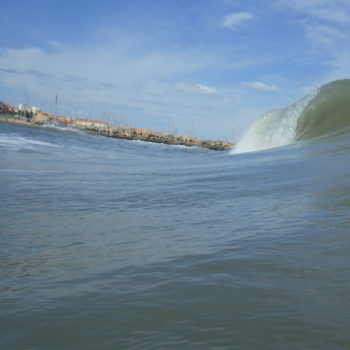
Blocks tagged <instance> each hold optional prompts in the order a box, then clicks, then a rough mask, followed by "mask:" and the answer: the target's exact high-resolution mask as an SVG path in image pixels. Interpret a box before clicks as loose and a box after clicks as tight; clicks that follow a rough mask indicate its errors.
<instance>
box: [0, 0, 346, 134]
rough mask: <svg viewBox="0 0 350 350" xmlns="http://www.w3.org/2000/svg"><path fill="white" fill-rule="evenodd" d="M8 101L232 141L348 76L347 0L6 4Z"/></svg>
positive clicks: (3, 71)
mask: <svg viewBox="0 0 350 350" xmlns="http://www.w3.org/2000/svg"><path fill="white" fill-rule="evenodd" d="M1 13H2V16H1V17H2V20H1V23H0V26H1V36H0V99H2V100H5V101H8V102H10V103H14V104H18V103H20V102H21V100H23V96H24V92H23V91H24V89H23V86H25V88H26V90H27V94H28V98H29V103H30V104H31V105H38V106H39V107H41V108H42V109H43V110H46V111H49V110H50V109H52V108H53V107H52V106H53V103H54V100H55V96H56V94H57V95H58V96H59V112H60V113H61V114H67V115H72V116H79V117H88V118H93V119H101V118H107V117H106V115H107V114H106V113H105V112H106V111H108V112H110V114H109V116H111V115H112V114H111V112H113V117H114V118H117V119H118V120H120V121H123V122H127V123H128V124H129V125H135V126H141V127H149V128H154V129H161V130H168V131H170V130H173V129H174V128H176V129H177V131H178V132H181V133H190V132H192V133H193V134H195V135H196V136H201V137H213V138H228V139H230V138H232V137H236V136H237V134H239V133H241V132H242V131H243V130H244V129H245V128H247V126H248V125H249V124H250V123H251V122H252V121H253V120H254V119H256V118H258V117H259V115H261V114H262V113H264V112H266V111H267V110H270V109H274V108H279V107H284V106H286V105H289V104H290V103H292V102H294V101H295V100H296V99H298V98H300V97H302V96H303V95H305V94H306V93H308V92H310V91H311V90H312V89H314V88H316V87H317V86H319V85H320V84H323V83H325V82H327V81H330V80H334V79H339V78H347V77H349V75H350V45H349V44H350V42H349V40H350V35H349V34H350V32H349V30H350V2H349V1H348V0H333V1H329V0H270V1H260V0H255V1H251V0H244V1H243V0H191V1H189V0H187V1H185V0H175V1H173V0H133V1H130V0H115V1H110V0H99V1H88V0H85V1H83V0H70V1H67V0H60V1H56V0H27V1H25V0H16V1H13V0H2V1H1Z"/></svg>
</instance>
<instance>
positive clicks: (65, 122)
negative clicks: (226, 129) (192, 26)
mask: <svg viewBox="0 0 350 350" xmlns="http://www.w3.org/2000/svg"><path fill="white" fill-rule="evenodd" d="M0 122H5V123H14V124H23V125H31V126H35V127H41V126H43V125H47V124H49V125H52V124H53V125H59V126H69V127H72V128H75V129H79V130H82V131H84V132H86V133H89V134H95V135H102V136H107V137H116V138H119V139H126V140H141V141H147V142H155V143H165V144H168V145H183V146H189V147H202V148H208V149H211V150H215V151H224V150H230V149H232V148H233V147H234V145H233V143H230V142H227V141H222V140H203V139H200V138H198V137H194V136H188V135H182V134H177V133H169V132H163V131H157V130H151V129H144V128H136V127H127V126H111V125H109V124H108V123H106V122H101V121H96V120H85V119H72V118H70V117H65V116H57V115H53V114H49V113H44V112H38V113H36V114H34V116H33V117H32V118H30V119H28V118H26V117H24V116H21V115H19V114H11V115H7V114H4V113H0Z"/></svg>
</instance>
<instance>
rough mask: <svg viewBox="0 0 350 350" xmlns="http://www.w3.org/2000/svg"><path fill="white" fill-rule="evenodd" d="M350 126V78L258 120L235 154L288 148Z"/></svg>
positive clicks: (239, 143) (334, 82)
mask: <svg viewBox="0 0 350 350" xmlns="http://www.w3.org/2000/svg"><path fill="white" fill-rule="evenodd" d="M349 127H350V79H344V80H337V81H333V82H330V83H328V84H326V85H324V86H322V87H321V88H319V89H318V90H316V91H314V92H313V93H311V94H309V95H308V96H306V97H304V98H303V99H301V100H300V101H298V102H296V103H294V104H292V105H291V106H289V107H287V108H283V109H279V110H273V111H270V112H267V113H266V114H264V115H263V116H262V117H261V118H260V119H258V120H257V121H256V122H255V123H254V124H253V125H252V126H251V128H250V129H249V130H248V131H247V133H246V134H245V135H244V136H243V137H242V138H241V140H239V142H238V144H237V146H236V149H235V150H234V153H243V152H252V151H257V150H263V149H269V148H274V147H280V146H285V145H288V144H290V143H293V142H296V141H300V140H306V139H311V138H315V137H322V136H325V135H329V134H331V133H335V132H338V131H341V130H347V128H349Z"/></svg>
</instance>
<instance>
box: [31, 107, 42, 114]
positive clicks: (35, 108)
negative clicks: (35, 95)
mask: <svg viewBox="0 0 350 350" xmlns="http://www.w3.org/2000/svg"><path fill="white" fill-rule="evenodd" d="M29 109H30V110H31V112H32V113H33V115H34V114H37V113H39V112H41V109H40V108H39V107H29Z"/></svg>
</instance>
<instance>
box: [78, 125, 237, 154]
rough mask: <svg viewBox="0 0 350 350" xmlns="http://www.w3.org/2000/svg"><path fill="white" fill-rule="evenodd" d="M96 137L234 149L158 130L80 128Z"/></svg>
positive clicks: (118, 127) (225, 144) (120, 127)
mask: <svg viewBox="0 0 350 350" xmlns="http://www.w3.org/2000/svg"><path fill="white" fill-rule="evenodd" d="M79 129H82V130H84V131H85V132H88V133H90V134H95V135H103V136H107V137H116V138H119V139H127V140H141V141H146V142H155V143H165V144H168V145H182V146H189V147H193V146H196V147H202V148H208V149H211V150H215V151H224V150H230V149H232V148H233V144H232V143H230V142H227V141H222V140H203V139H200V138H197V137H193V136H187V135H182V134H173V133H167V132H162V131H157V130H150V129H143V128H135V127H123V126H114V127H108V128H99V127H83V128H79Z"/></svg>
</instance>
